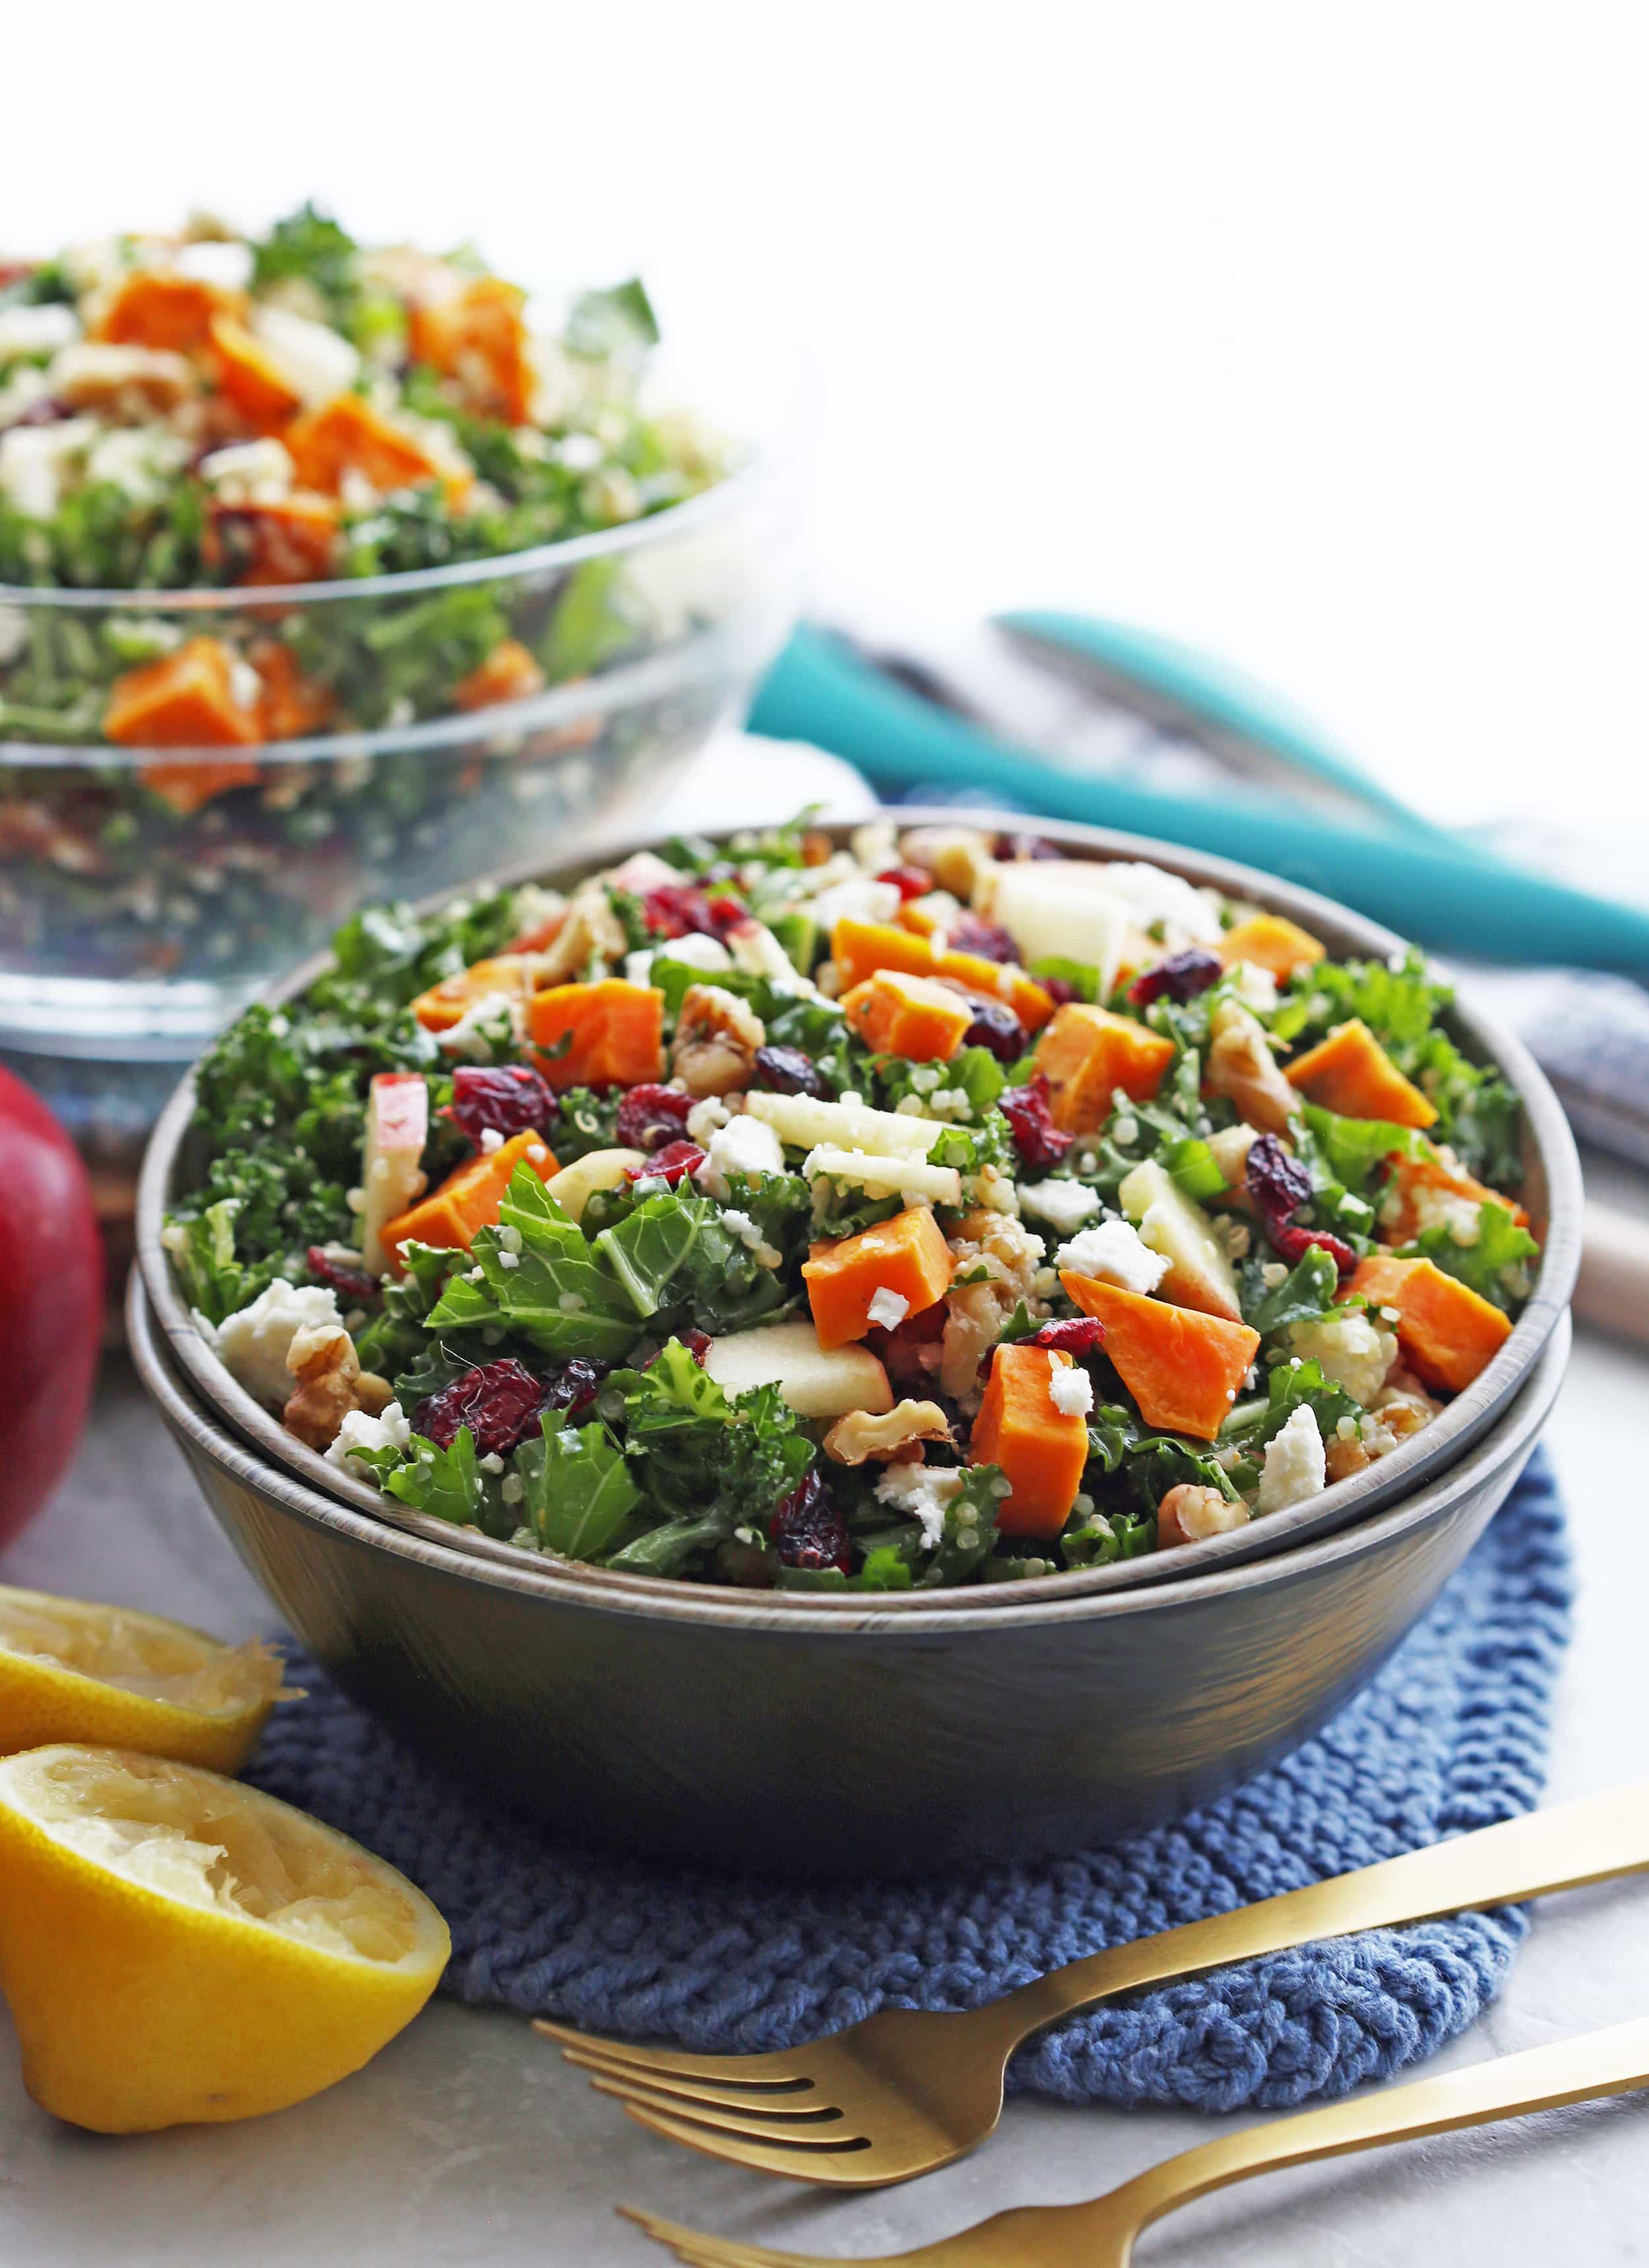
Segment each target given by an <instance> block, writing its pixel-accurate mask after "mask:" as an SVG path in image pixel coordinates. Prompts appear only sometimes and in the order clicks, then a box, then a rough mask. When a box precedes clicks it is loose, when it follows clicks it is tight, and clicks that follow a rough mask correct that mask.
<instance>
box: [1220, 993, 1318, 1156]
mask: <svg viewBox="0 0 1649 2268" xmlns="http://www.w3.org/2000/svg"><path fill="white" fill-rule="evenodd" d="M1210 1030H1211V1034H1212V1039H1211V1044H1210V1046H1209V1050H1208V1091H1209V1093H1210V1094H1223V1095H1224V1096H1225V1097H1226V1100H1227V1101H1230V1102H1234V1103H1235V1105H1236V1106H1237V1109H1238V1111H1239V1113H1240V1116H1242V1117H1244V1118H1246V1119H1247V1121H1248V1124H1249V1125H1250V1126H1257V1127H1259V1128H1260V1130H1261V1131H1262V1132H1263V1133H1266V1134H1282V1133H1285V1131H1286V1130H1287V1128H1288V1126H1289V1123H1290V1122H1291V1121H1292V1118H1293V1117H1294V1116H1295V1114H1296V1112H1298V1110H1299V1108H1300V1099H1299V1095H1298V1094H1296V1093H1295V1092H1294V1089H1293V1088H1292V1086H1290V1085H1289V1083H1288V1081H1287V1080H1286V1079H1285V1078H1284V1077H1283V1074H1282V1072H1281V1071H1279V1070H1278V1069H1277V1057H1275V1056H1274V1055H1273V1054H1272V1053H1271V1042H1270V1040H1269V1039H1268V1038H1267V1037H1266V1034H1265V1027H1264V1026H1263V1024H1262V1023H1261V1022H1260V1020H1259V1018H1258V1017H1257V1016H1255V1015H1253V1014H1252V1013H1250V1012H1249V1011H1248V1009H1247V1008H1245V1007H1244V1006H1243V1005H1242V1004H1241V1002H1240V1001H1238V1000H1222V1001H1221V1002H1220V1004H1219V1005H1218V1008H1216V1009H1215V1011H1214V1016H1213V1021H1212V1024H1211V1026H1210ZM1222 1170H1223V1168H1222Z"/></svg>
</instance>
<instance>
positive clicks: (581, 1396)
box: [540, 1354, 612, 1418]
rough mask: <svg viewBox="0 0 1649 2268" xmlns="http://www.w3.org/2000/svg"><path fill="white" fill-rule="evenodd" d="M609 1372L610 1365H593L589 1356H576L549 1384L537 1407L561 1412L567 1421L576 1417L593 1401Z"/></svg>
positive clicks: (594, 1361)
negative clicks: (565, 1415)
mask: <svg viewBox="0 0 1649 2268" xmlns="http://www.w3.org/2000/svg"><path fill="white" fill-rule="evenodd" d="M611 1368H612V1365H611V1364H610V1363H606V1362H599V1361H596V1360H594V1359H593V1358H592V1357H591V1356H589V1355H583V1354H575V1355H574V1356H573V1357H572V1359H571V1361H569V1362H565V1363H563V1365H562V1366H561V1368H560V1369H559V1370H558V1371H557V1372H556V1375H555V1376H554V1378H552V1379H551V1380H550V1381H549V1385H548V1388H547V1390H546V1392H545V1395H544V1398H543V1401H542V1403H541V1404H540V1407H541V1408H542V1409H545V1410H565V1411H566V1413H567V1415H568V1417H569V1418H576V1417H578V1413H579V1412H580V1410H587V1409H588V1408H589V1406H590V1404H591V1403H593V1401H594V1400H595V1397H596V1395H597V1393H598V1392H599V1391H600V1385H601V1381H602V1380H603V1379H604V1378H605V1377H606V1376H607V1372H608V1371H609V1370H610V1369H611Z"/></svg>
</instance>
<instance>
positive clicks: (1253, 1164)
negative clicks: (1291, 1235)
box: [1243, 1134, 1311, 1221]
mask: <svg viewBox="0 0 1649 2268" xmlns="http://www.w3.org/2000/svg"><path fill="white" fill-rule="evenodd" d="M1243 1178H1244V1179H1245V1181H1246V1182H1248V1195H1249V1196H1250V1197H1252V1198H1253V1199H1254V1202H1255V1204H1256V1205H1257V1206H1258V1207H1259V1209H1260V1211H1261V1212H1262V1213H1263V1215H1264V1217H1265V1219H1267V1220H1268V1221H1273V1220H1275V1221H1285V1220H1288V1219H1292V1216H1293V1215H1294V1214H1295V1213H1297V1212H1298V1211H1299V1208H1300V1207H1301V1205H1303V1204H1310V1202H1311V1175H1309V1174H1308V1173H1307V1170H1306V1168H1305V1167H1304V1166H1302V1165H1301V1164H1300V1162H1299V1159H1298V1158H1296V1157H1295V1156H1294V1155H1293V1154H1292V1152H1291V1151H1288V1150H1285V1148H1284V1147H1283V1145H1282V1144H1281V1143H1280V1142H1279V1141H1278V1140H1277V1137H1276V1135H1275V1134H1262V1135H1260V1136H1258V1137H1257V1138H1255V1140H1254V1141H1253V1142H1251V1143H1250V1144H1249V1145H1248V1162H1247V1164H1246V1165H1245V1167H1244V1168H1243Z"/></svg>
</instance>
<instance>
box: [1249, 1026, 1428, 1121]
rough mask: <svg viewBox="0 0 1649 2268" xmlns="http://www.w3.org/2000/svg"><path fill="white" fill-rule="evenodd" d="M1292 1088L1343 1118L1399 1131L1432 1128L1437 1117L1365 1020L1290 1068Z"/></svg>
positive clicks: (1339, 1030) (1342, 1029) (1335, 1033)
mask: <svg viewBox="0 0 1649 2268" xmlns="http://www.w3.org/2000/svg"><path fill="white" fill-rule="evenodd" d="M1285 1076H1286V1078H1287V1079H1288V1083H1289V1085H1290V1086H1293V1087H1298V1088H1299V1092H1300V1093H1301V1094H1305V1095H1308V1096H1309V1097H1310V1098H1311V1100H1312V1101H1313V1102H1317V1103H1321V1105H1322V1107H1323V1108H1324V1109H1325V1110H1333V1111H1337V1112H1338V1113H1339V1115H1340V1116H1341V1117H1342V1118H1388V1119H1389V1120H1390V1121H1391V1123H1393V1125H1395V1126H1430V1125H1432V1123H1433V1122H1434V1121H1435V1119H1436V1117H1437V1113H1436V1111H1435V1110H1434V1109H1433V1108H1432V1105H1431V1104H1430V1103H1429V1102H1428V1101H1426V1099H1425V1097H1424V1095H1423V1094H1421V1092H1420V1090H1419V1088H1418V1087H1417V1086H1415V1085H1414V1084H1413V1082H1412V1081H1411V1080H1410V1079H1405V1078H1404V1077H1403V1075H1402V1072H1401V1071H1399V1070H1398V1068H1397V1066H1396V1064H1395V1063H1393V1061H1392V1059H1391V1057H1389V1056H1388V1054H1387V1053H1386V1050H1385V1049H1384V1048H1382V1047H1381V1045H1380V1042H1379V1041H1378V1040H1377V1039H1376V1038H1375V1037H1374V1035H1373V1032H1371V1031H1370V1030H1369V1028H1368V1026H1367V1025H1366V1023H1365V1022H1364V1021H1363V1020H1362V1018H1361V1017H1360V1016H1354V1017H1353V1018H1352V1019H1351V1022H1350V1023H1349V1024H1336V1026H1335V1027H1334V1029H1333V1031H1331V1032H1330V1033H1329V1036H1328V1038H1327V1039H1326V1040H1320V1041H1319V1042H1318V1043H1317V1045H1316V1046H1315V1047H1314V1048H1311V1049H1307V1052H1306V1053H1305V1054H1304V1055H1303V1056H1301V1057H1299V1058H1298V1060H1297V1061H1296V1062H1294V1063H1292V1064H1287V1065H1286V1066H1285Z"/></svg>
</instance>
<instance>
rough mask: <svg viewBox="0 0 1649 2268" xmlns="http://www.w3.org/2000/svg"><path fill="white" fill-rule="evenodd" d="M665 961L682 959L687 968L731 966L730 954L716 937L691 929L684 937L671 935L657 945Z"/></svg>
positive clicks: (716, 968) (721, 967)
mask: <svg viewBox="0 0 1649 2268" xmlns="http://www.w3.org/2000/svg"><path fill="white" fill-rule="evenodd" d="M658 951H659V954H661V955H662V956H663V958H664V959H665V960H666V961H685V962H686V963H687V965H688V968H706V969H711V970H716V971H719V970H721V969H724V968H732V954H730V953H729V952H728V950H727V948H726V946H725V945H724V944H723V943H722V941H721V939H719V938H718V937H705V936H704V935H703V932H700V931H698V930H696V929H692V930H689V931H688V933H687V935H686V936H685V937H673V938H669V939H666V942H665V943H664V944H663V945H661V946H659V947H658Z"/></svg>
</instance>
